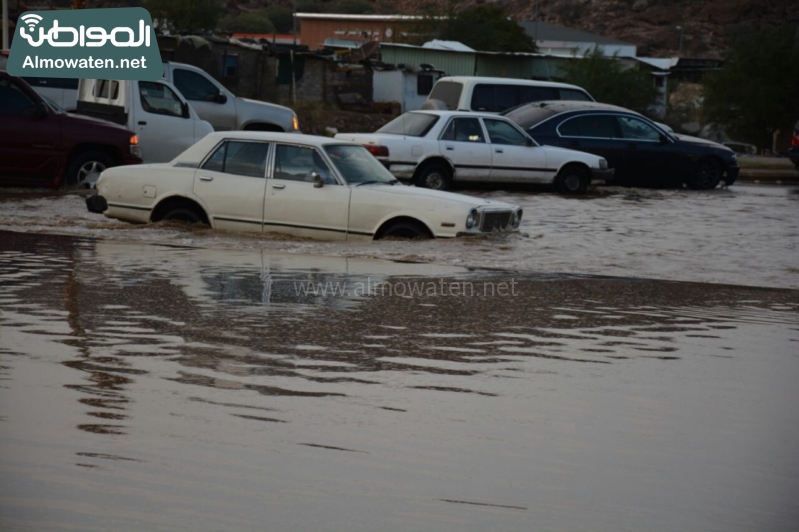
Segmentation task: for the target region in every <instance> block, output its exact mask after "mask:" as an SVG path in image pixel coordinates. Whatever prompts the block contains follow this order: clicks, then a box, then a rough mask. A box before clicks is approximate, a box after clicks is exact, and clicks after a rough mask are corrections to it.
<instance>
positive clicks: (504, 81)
mask: <svg viewBox="0 0 799 532" xmlns="http://www.w3.org/2000/svg"><path fill="white" fill-rule="evenodd" d="M438 81H456V82H458V83H494V84H497V85H535V86H536V87H553V88H559V89H567V88H568V89H579V90H581V91H585V89H583V88H582V87H579V86H577V85H571V84H569V83H560V82H557V81H539V80H537V79H519V78H492V77H482V76H444V77H443V78H439V79H438ZM438 81H437V82H436V83H438Z"/></svg>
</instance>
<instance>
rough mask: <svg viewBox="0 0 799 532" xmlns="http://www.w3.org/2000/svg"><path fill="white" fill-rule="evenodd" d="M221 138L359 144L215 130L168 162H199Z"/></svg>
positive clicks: (318, 145) (294, 135) (314, 144)
mask: <svg viewBox="0 0 799 532" xmlns="http://www.w3.org/2000/svg"><path fill="white" fill-rule="evenodd" d="M223 140H256V141H263V142H286V143H290V144H300V145H305V146H312V147H315V148H323V147H324V146H329V145H341V144H352V145H353V146H360V144H357V143H355V142H349V141H346V140H340V139H334V138H331V137H321V136H317V135H303V134H300V133H277V132H272V131H215V132H213V133H209V134H207V135H206V136H204V137H203V138H202V139H200V140H199V141H197V142H196V143H195V144H194V145H193V146H190V147H189V148H188V149H187V150H186V151H184V152H183V153H181V154H180V155H178V156H177V157H175V158H174V159H173V160H172V162H171V163H170V164H176V163H181V164H186V163H193V164H199V163H200V161H202V160H203V159H205V156H206V155H208V153H209V152H210V151H211V149H212V148H213V147H214V146H216V145H217V144H219V143H220V142H222V141H223Z"/></svg>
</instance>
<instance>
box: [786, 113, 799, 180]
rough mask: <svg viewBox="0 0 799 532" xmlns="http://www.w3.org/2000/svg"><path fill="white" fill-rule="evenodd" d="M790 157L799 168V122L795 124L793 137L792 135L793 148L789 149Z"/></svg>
mask: <svg viewBox="0 0 799 532" xmlns="http://www.w3.org/2000/svg"><path fill="white" fill-rule="evenodd" d="M788 157H790V159H791V162H792V163H793V164H794V165H795V166H796V169H797V170H799V122H797V123H796V124H794V126H793V137H791V149H790V150H788Z"/></svg>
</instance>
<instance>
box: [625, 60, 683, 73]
mask: <svg viewBox="0 0 799 532" xmlns="http://www.w3.org/2000/svg"><path fill="white" fill-rule="evenodd" d="M634 59H635V60H636V61H640V62H642V63H645V64H647V65H649V66H653V67H655V68H658V69H660V70H670V69H671V68H672V67H674V66H676V65H677V63H678V62H679V61H680V58H679V57H662V58H661V57H635V58H634Z"/></svg>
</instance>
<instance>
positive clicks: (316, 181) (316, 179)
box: [311, 172, 325, 188]
mask: <svg viewBox="0 0 799 532" xmlns="http://www.w3.org/2000/svg"><path fill="white" fill-rule="evenodd" d="M311 179H313V186H314V188H322V187H323V186H325V178H324V177H322V176H321V175H319V174H318V173H317V172H311Z"/></svg>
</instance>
